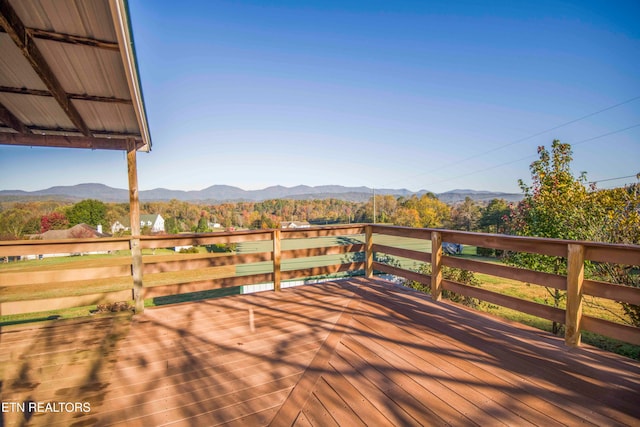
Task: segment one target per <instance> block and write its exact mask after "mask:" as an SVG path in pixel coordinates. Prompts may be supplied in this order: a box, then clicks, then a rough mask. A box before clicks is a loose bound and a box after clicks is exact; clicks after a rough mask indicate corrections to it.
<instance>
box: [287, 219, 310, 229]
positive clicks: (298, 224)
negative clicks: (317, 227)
mask: <svg viewBox="0 0 640 427" xmlns="http://www.w3.org/2000/svg"><path fill="white" fill-rule="evenodd" d="M309 227H311V224H309V223H308V222H307V221H283V222H281V223H280V228H309Z"/></svg>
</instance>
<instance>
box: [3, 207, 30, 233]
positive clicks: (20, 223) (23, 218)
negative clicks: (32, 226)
mask: <svg viewBox="0 0 640 427" xmlns="http://www.w3.org/2000/svg"><path fill="white" fill-rule="evenodd" d="M29 217H30V212H29V211H27V210H25V209H16V208H13V209H8V210H6V211H3V212H0V236H1V237H2V240H15V239H20V238H22V237H23V235H24V233H25V227H26V225H27V221H28V219H29Z"/></svg>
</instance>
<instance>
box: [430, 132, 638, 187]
mask: <svg viewBox="0 0 640 427" xmlns="http://www.w3.org/2000/svg"><path fill="white" fill-rule="evenodd" d="M639 126H640V123H638V124H635V125H632V126H628V127H626V128H622V129H618V130H614V131H612V132H607V133H603V134H602V135H598V136H594V137H592V138H588V139H583V140H582V141H578V142H575V143H573V144H572V145H573V146H575V145H580V144H584V143H585V142H589V141H593V140H596V139H599V138H604V137H605V136H610V135H614V134H616V133H620V132H624V131H627V130H629V129H633V128H636V127H639ZM532 157H536V155H535V154H532V155H529V156H526V157H522V158H519V159H516V160H511V161H508V162H504V163H500V164H498V165H494V166H490V167H488V168H485V169H479V170H475V171H473V172H469V173H465V174H463V175H457V176H454V177H452V178H446V179H442V180H440V181H434V182H431V183H429V185H433V184H440V183H441V182H447V181H453V180H454V179H458V178H464V177H466V176H469V175H475V174H477V173H480V172H486V171H489V170H492V169H497V168H499V167H502V166H506V165H510V164H512V163H517V162H521V161H523V160H526V159H529V158H532ZM634 176H635V175H634ZM627 178H628V177H627Z"/></svg>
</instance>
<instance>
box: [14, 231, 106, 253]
mask: <svg viewBox="0 0 640 427" xmlns="http://www.w3.org/2000/svg"><path fill="white" fill-rule="evenodd" d="M100 237H111V235H110V234H106V233H103V232H102V225H98V227H96V228H93V227H92V226H90V225H87V224H77V225H74V226H73V227H71V228H67V229H66V230H49V231H45V232H44V233H40V234H34V235H31V238H32V239H38V240H60V239H91V238H100ZM106 253H107V251H93V252H83V253H67V252H65V253H62V252H61V253H55V254H51V253H50V254H43V255H27V256H23V257H21V259H36V258H51V257H61V256H72V255H89V254H106Z"/></svg>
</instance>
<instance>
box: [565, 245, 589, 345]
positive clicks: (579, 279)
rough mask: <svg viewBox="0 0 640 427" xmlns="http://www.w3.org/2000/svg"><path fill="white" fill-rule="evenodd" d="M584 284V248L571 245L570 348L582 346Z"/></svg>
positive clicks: (567, 331)
mask: <svg viewBox="0 0 640 427" xmlns="http://www.w3.org/2000/svg"><path fill="white" fill-rule="evenodd" d="M583 282H584V246H582V245H576V244H569V247H568V261H567V309H566V312H565V315H566V320H565V334H564V342H565V344H566V345H568V346H570V347H578V346H579V345H580V339H581V335H580V323H581V321H582V283H583Z"/></svg>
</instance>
